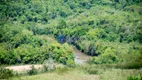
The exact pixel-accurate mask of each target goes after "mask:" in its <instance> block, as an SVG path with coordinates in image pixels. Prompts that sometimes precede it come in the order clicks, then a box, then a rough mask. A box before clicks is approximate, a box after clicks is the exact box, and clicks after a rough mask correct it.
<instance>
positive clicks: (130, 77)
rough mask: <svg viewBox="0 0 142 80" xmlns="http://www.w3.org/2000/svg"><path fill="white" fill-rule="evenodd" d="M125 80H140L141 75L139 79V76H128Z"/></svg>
mask: <svg viewBox="0 0 142 80" xmlns="http://www.w3.org/2000/svg"><path fill="white" fill-rule="evenodd" d="M127 80H142V75H141V76H140V77H139V76H129V77H128V78H127Z"/></svg>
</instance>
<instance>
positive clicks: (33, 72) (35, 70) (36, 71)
mask: <svg viewBox="0 0 142 80" xmlns="http://www.w3.org/2000/svg"><path fill="white" fill-rule="evenodd" d="M37 73H38V70H37V69H36V68H35V67H34V65H32V67H31V70H29V71H28V75H36V74H37Z"/></svg>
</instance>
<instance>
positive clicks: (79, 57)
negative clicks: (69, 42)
mask: <svg viewBox="0 0 142 80" xmlns="http://www.w3.org/2000/svg"><path fill="white" fill-rule="evenodd" d="M74 51H75V54H74V55H75V59H74V61H75V63H76V64H84V63H85V62H86V61H87V60H89V58H90V56H88V55H86V54H85V53H83V52H81V51H79V50H78V49H76V48H74Z"/></svg>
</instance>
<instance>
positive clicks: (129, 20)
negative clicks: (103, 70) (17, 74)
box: [0, 0, 142, 66]
mask: <svg viewBox="0 0 142 80" xmlns="http://www.w3.org/2000/svg"><path fill="white" fill-rule="evenodd" d="M59 36H64V37H65V40H64V42H63V43H59V42H58V38H59ZM72 45H74V46H75V47H76V48H77V49H79V50H80V51H82V52H84V53H85V54H87V55H90V56H93V57H92V58H91V59H90V60H89V63H91V64H113V63H123V62H130V63H132V65H133V64H137V65H138V66H141V65H142V0H0V64H20V63H25V64H29V63H32V64H33V63H43V62H44V60H46V59H48V58H49V57H50V56H52V57H53V59H54V61H55V62H59V63H63V64H65V65H74V64H75V63H74V55H73V53H74V50H73V47H72Z"/></svg>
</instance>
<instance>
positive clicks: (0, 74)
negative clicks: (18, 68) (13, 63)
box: [0, 68, 14, 79]
mask: <svg viewBox="0 0 142 80" xmlns="http://www.w3.org/2000/svg"><path fill="white" fill-rule="evenodd" d="M13 75H14V73H13V71H12V70H9V69H5V68H0V79H8V78H10V77H12V76H13Z"/></svg>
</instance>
